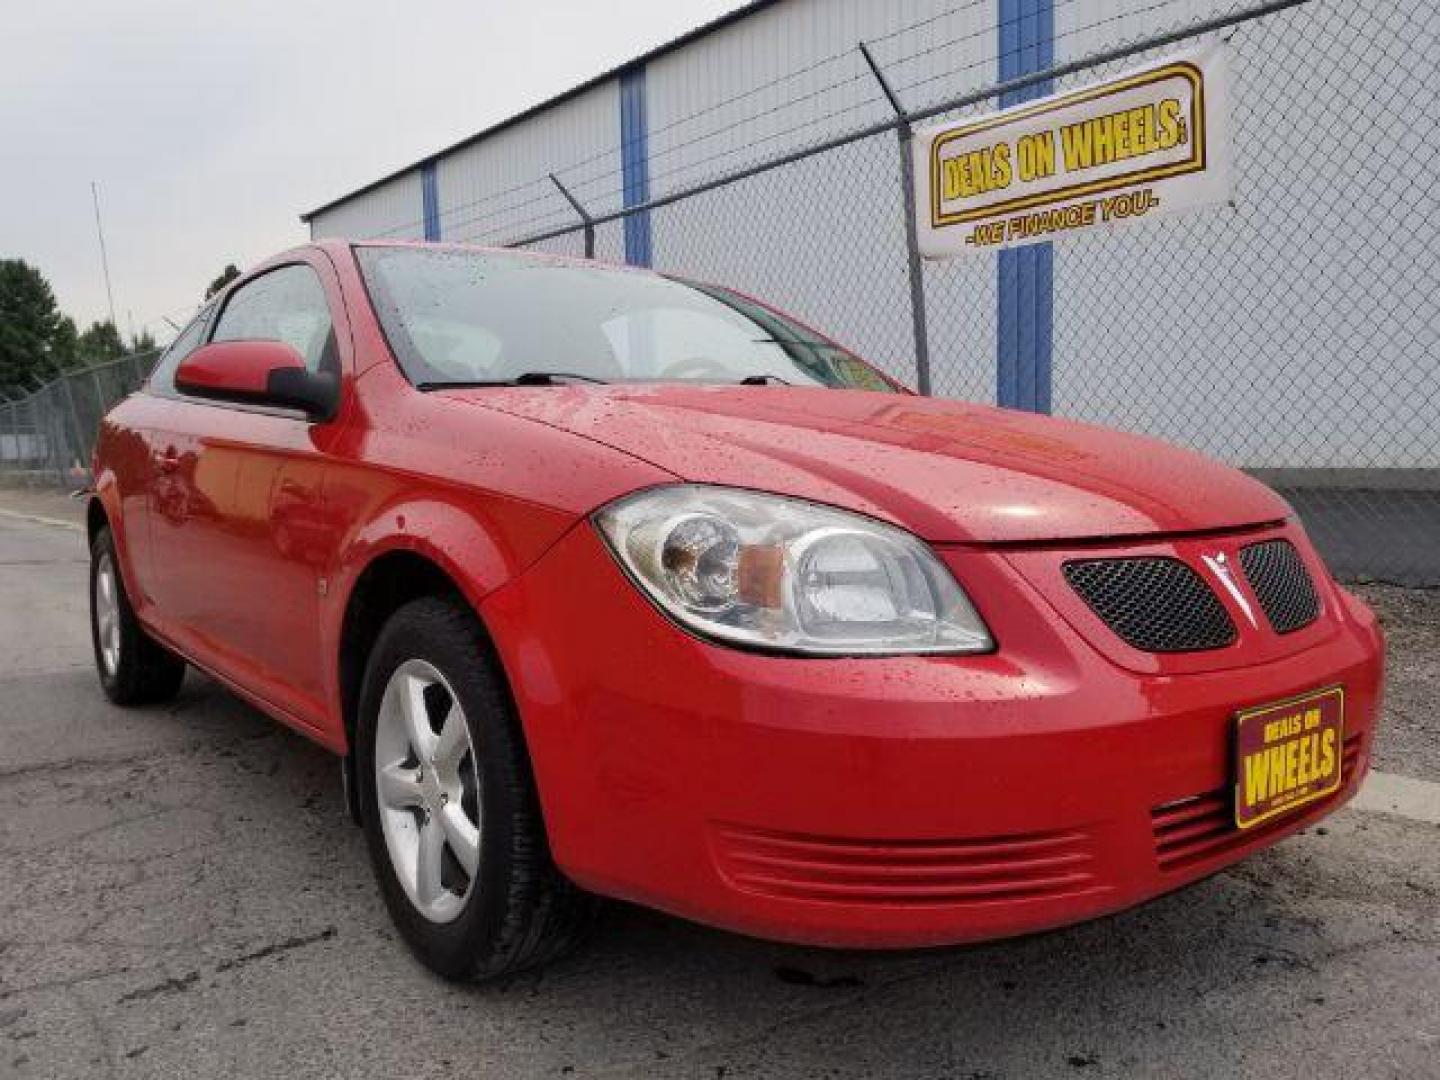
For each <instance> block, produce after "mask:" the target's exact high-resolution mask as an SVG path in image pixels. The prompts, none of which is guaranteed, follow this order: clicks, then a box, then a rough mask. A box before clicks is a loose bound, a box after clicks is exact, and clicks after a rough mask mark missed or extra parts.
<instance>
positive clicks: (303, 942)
mask: <svg viewBox="0 0 1440 1080" xmlns="http://www.w3.org/2000/svg"><path fill="white" fill-rule="evenodd" d="M334 936H335V927H333V926H327V927H326V928H325V929H324V930H321V931H320V932H319V933H318V934H308V935H303V936H302V935H297V936H295V937H288V938H285V939H284V940H283V941H276V942H272V943H271V944H269V945H265V946H263V947H262V948H259V949H256V950H255V951H254V952H248V953H244V954H242V955H240V956H237V957H234V958H233V959H230V960H222V961H221V962H220V963H218V964H216V965H215V971H216V972H217V973H219V972H222V971H232V970H234V969H235V968H238V967H243V966H244V965H246V964H251V963H254V962H255V961H256V960H264V959H265V958H266V957H268V956H274V955H276V954H277V953H284V952H289V951H290V950H292V949H303V948H304V947H305V946H307V945H314V944H315V943H316V942H319V941H328V940H330V939H331V938H332V937H334Z"/></svg>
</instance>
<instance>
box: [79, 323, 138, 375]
mask: <svg viewBox="0 0 1440 1080" xmlns="http://www.w3.org/2000/svg"><path fill="white" fill-rule="evenodd" d="M78 346H79V348H78V350H77V352H78V359H79V360H80V363H81V366H83V367H91V366H93V365H95V364H103V363H104V362H105V361H107V360H117V359H119V358H120V357H122V356H124V355H125V353H126V349H125V342H124V340H123V339H122V338H121V337H120V331H119V330H116V329H115V324H114V323H112V322H111V321H110V320H109V319H106V320H105V321H104V322H93V323H91V324H90V328H89V329H88V330H86V331H85V332H84V333H83V334H81V335H80V340H79V342H78Z"/></svg>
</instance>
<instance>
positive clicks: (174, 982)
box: [115, 971, 200, 1005]
mask: <svg viewBox="0 0 1440 1080" xmlns="http://www.w3.org/2000/svg"><path fill="white" fill-rule="evenodd" d="M199 981H200V972H198V971H192V972H190V973H189V974H188V975H181V976H179V977H178V978H171V979H166V980H165V981H164V982H158V983H154V984H152V985H150V986H142V987H140V989H138V990H131V991H130V992H129V993H128V994H121V995H120V996H119V997H118V998H116V999H115V1004H117V1005H124V1004H125V1003H126V1002H130V1001H144V1000H146V999H147V998H153V997H161V996H163V995H165V994H183V993H184V992H185V991H186V990H189V989H190V987H192V986H194V985H195V984H196V983H197V982H199Z"/></svg>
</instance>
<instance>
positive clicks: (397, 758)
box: [355, 598, 593, 979]
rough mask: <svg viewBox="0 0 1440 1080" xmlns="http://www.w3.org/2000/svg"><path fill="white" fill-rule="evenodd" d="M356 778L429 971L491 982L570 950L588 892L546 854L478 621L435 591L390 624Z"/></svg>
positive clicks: (511, 718) (402, 916) (372, 664)
mask: <svg viewBox="0 0 1440 1080" xmlns="http://www.w3.org/2000/svg"><path fill="white" fill-rule="evenodd" d="M357 729H358V730H357V732H356V735H357V739H356V767H355V772H356V779H357V781H358V786H359V793H360V806H361V816H362V819H363V821H364V824H365V831H366V837H367V840H368V843H369V848H370V856H371V861H372V862H373V864H374V867H375V873H376V876H377V878H378V879H379V882H380V888H381V891H382V893H383V894H384V897H385V902H386V905H387V907H388V908H389V909H390V914H391V916H392V917H393V918H394V920H395V923H396V925H397V926H398V927H399V929H400V932H401V933H402V935H403V936H404V937H405V940H406V942H407V943H408V944H409V946H410V948H411V949H412V950H413V951H414V952H415V954H416V955H417V956H418V957H419V958H420V960H421V961H422V962H423V963H424V964H425V965H426V966H428V967H429V968H431V969H432V970H433V971H435V972H437V973H438V974H440V975H443V976H445V977H446V978H451V979H479V978H491V977H494V976H497V975H502V974H506V973H508V972H512V971H517V970H520V969H522V968H526V967H531V966H534V965H537V964H541V963H544V962H546V961H548V960H550V959H552V958H554V957H556V956H558V955H560V954H561V953H562V952H564V951H566V950H568V949H569V948H570V947H572V946H573V945H574V944H575V943H576V942H578V940H579V939H580V937H581V936H582V934H583V932H584V930H585V929H586V927H587V926H588V924H589V922H590V915H591V912H592V903H593V902H592V900H591V898H589V897H587V896H586V895H584V894H583V893H581V892H580V891H579V890H578V889H576V888H575V887H574V886H573V885H572V884H570V882H568V881H567V880H566V879H565V878H564V877H563V876H562V875H561V874H560V872H559V871H558V870H557V869H556V868H555V866H554V864H553V863H552V862H551V860H550V853H549V847H548V845H547V843H546V839H545V829H544V823H543V822H542V821H541V818H540V808H539V805H538V801H537V798H536V794H535V786H534V781H533V779H532V776H531V770H530V761H529V756H528V754H527V753H526V750H525V745H524V740H523V738H522V737H521V734H520V727H519V723H518V718H517V717H516V716H515V712H514V708H513V706H512V704H511V702H510V698H509V693H508V690H507V688H506V686H505V683H504V681H503V678H502V676H501V673H500V670H499V666H498V664H497V662H496V661H495V660H494V658H493V656H492V654H491V651H490V648H489V643H488V641H487V640H486V638H485V635H484V631H483V630H482V628H481V627H480V624H479V621H478V620H477V619H476V618H475V616H474V614H473V613H471V612H470V611H469V610H468V609H467V608H465V607H464V606H462V605H460V604H458V603H455V602H452V601H449V600H444V599H440V598H426V599H421V600H416V601H413V602H411V603H409V604H407V605H405V606H404V607H402V608H401V609H400V610H399V611H397V612H396V613H395V614H394V615H393V616H392V617H391V618H390V620H389V622H387V623H386V624H385V627H384V629H383V630H382V631H381V633H380V637H379V639H378V640H377V642H376V644H375V648H374V649H373V651H372V652H371V655H370V660H369V663H368V664H367V666H366V672H365V680H364V685H363V688H362V690H361V695H360V710H359V716H358V718H357Z"/></svg>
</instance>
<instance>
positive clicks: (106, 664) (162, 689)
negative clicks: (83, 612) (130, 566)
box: [90, 527, 185, 705]
mask: <svg viewBox="0 0 1440 1080" xmlns="http://www.w3.org/2000/svg"><path fill="white" fill-rule="evenodd" d="M90 639H91V642H92V643H93V644H94V647H95V668H96V670H97V671H98V672H99V674H100V687H101V689H103V690H104V691H105V696H106V697H108V698H109V699H110V700H111V701H113V702H114V703H115V704H116V705H144V704H149V703H152V702H160V701H169V700H170V699H171V698H173V697H174V696H175V695H176V694H177V693H179V691H180V684H181V683H182V682H183V681H184V680H185V661H184V660H181V659H180V658H179V657H178V656H176V655H175V654H174V653H172V652H171V651H170V650H169V649H167V648H165V646H163V645H161V644H160V643H159V642H158V641H156V640H155V639H154V638H152V637H151V636H150V635H149V634H147V633H146V632H145V629H144V627H142V626H141V625H140V621H139V620H138V619H136V618H135V610H134V608H132V607H131V606H130V597H129V594H128V593H126V591H125V582H124V580H123V579H122V578H121V577H120V562H119V559H118V558H117V557H116V555H115V537H114V536H113V535H112V534H111V532H110V529H109V528H108V527H106V528H102V529H101V530H100V531H99V532H98V533H96V534H95V539H94V541H93V542H92V543H91V545H90Z"/></svg>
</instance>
